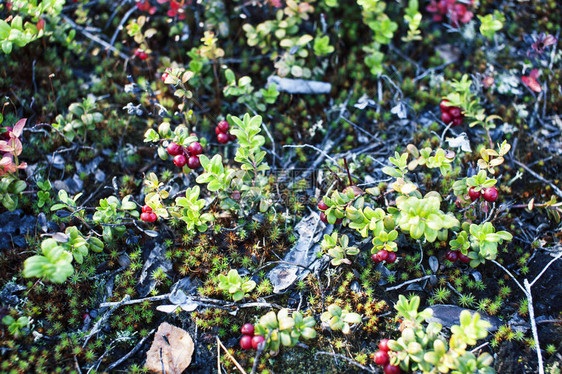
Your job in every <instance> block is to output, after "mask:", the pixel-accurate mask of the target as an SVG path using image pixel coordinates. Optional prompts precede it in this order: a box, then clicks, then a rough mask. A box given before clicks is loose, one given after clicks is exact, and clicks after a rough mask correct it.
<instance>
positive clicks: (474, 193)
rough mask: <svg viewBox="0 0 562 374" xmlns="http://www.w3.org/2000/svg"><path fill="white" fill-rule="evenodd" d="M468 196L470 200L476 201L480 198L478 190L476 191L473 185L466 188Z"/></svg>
mask: <svg viewBox="0 0 562 374" xmlns="http://www.w3.org/2000/svg"><path fill="white" fill-rule="evenodd" d="M468 196H470V200H472V201H476V200H478V199H480V191H476V189H475V188H474V187H470V188H469V189H468Z"/></svg>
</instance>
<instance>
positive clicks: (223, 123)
mask: <svg viewBox="0 0 562 374" xmlns="http://www.w3.org/2000/svg"><path fill="white" fill-rule="evenodd" d="M217 127H218V128H219V130H220V131H221V132H223V133H225V134H226V133H227V132H228V129H229V128H230V125H229V124H228V122H226V121H224V120H223V121H219V123H218V124H217Z"/></svg>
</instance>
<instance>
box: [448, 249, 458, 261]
mask: <svg viewBox="0 0 562 374" xmlns="http://www.w3.org/2000/svg"><path fill="white" fill-rule="evenodd" d="M445 258H446V259H447V261H450V262H456V261H457V260H458V259H459V256H458V255H457V252H456V251H449V252H447V255H446V256H445Z"/></svg>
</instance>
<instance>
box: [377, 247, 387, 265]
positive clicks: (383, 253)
mask: <svg viewBox="0 0 562 374" xmlns="http://www.w3.org/2000/svg"><path fill="white" fill-rule="evenodd" d="M377 258H378V259H379V261H380V262H383V261H384V260H386V259H387V258H388V251H387V250H384V249H383V250H380V251H378V252H377Z"/></svg>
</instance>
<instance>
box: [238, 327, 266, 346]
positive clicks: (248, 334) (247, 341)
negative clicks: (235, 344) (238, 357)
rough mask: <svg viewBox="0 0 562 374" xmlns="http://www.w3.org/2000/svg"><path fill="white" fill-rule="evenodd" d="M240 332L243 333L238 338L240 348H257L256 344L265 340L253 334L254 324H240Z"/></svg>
mask: <svg viewBox="0 0 562 374" xmlns="http://www.w3.org/2000/svg"><path fill="white" fill-rule="evenodd" d="M240 332H241V333H242V334H243V335H244V336H242V339H240V348H242V349H243V350H245V351H247V350H249V349H252V348H253V349H258V345H259V344H260V343H261V342H263V341H265V338H264V337H263V336H261V335H254V325H252V324H251V323H246V324H244V325H243V326H242V329H241V330H240Z"/></svg>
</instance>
